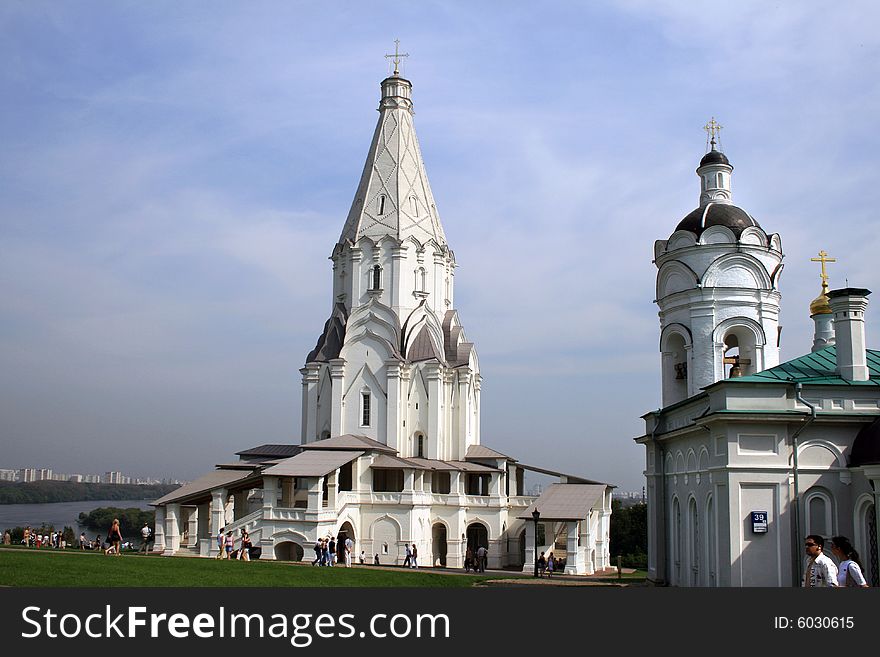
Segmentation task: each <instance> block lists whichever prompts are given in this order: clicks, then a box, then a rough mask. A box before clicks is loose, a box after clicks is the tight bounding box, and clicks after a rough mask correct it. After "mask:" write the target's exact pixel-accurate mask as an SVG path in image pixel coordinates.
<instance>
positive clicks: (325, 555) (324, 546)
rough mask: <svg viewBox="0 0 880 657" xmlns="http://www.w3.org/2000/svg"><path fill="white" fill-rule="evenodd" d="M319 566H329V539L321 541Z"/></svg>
mask: <svg viewBox="0 0 880 657" xmlns="http://www.w3.org/2000/svg"><path fill="white" fill-rule="evenodd" d="M321 565H322V566H329V565H330V539H328V538H325V539H324V540H323V541H321Z"/></svg>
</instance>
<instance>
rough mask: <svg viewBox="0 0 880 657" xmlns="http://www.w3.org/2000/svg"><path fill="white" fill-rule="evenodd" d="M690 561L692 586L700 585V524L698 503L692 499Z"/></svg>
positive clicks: (690, 512)
mask: <svg viewBox="0 0 880 657" xmlns="http://www.w3.org/2000/svg"><path fill="white" fill-rule="evenodd" d="M688 534H689V536H688V539H690V540H688V544H689V545H688V548H689V549H688V552H690V554H689V555H688V561H689V562H690V564H689V565H690V585H691V586H699V584H700V542H701V541H700V523H699V516H698V514H697V501H696V500H695V499H694V498H691V500H690V502H689V503H688Z"/></svg>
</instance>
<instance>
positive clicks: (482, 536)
mask: <svg viewBox="0 0 880 657" xmlns="http://www.w3.org/2000/svg"><path fill="white" fill-rule="evenodd" d="M467 546H468V547H469V548H470V549H471V550H473V552H474V553H476V551H477V548H478V547H480V546H482V547H484V548H486V549H488V548H489V529H488V527H486V525H484V524H483V523H481V522H473V523H471V524H470V525H468V528H467Z"/></svg>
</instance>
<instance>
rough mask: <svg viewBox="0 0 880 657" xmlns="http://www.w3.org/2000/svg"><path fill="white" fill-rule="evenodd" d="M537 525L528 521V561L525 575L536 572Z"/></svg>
mask: <svg viewBox="0 0 880 657" xmlns="http://www.w3.org/2000/svg"><path fill="white" fill-rule="evenodd" d="M535 538H536V536H535V523H534V522H533V521H529V520H526V561H525V563H524V564H523V569H522V571H523V572H524V573H534V572H535V558H536V557H535Z"/></svg>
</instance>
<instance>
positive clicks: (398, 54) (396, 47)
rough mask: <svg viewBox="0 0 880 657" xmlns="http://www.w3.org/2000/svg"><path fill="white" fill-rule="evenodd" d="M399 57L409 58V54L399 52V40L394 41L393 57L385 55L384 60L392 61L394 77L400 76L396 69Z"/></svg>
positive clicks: (398, 64)
mask: <svg viewBox="0 0 880 657" xmlns="http://www.w3.org/2000/svg"><path fill="white" fill-rule="evenodd" d="M401 57H409V53H406V52H400V39H395V40H394V54H393V55H385V58H386V59H391V58H393V59H392V61H393V62H394V75H400V71H399V70H398V67H399V66H400V58H401Z"/></svg>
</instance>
